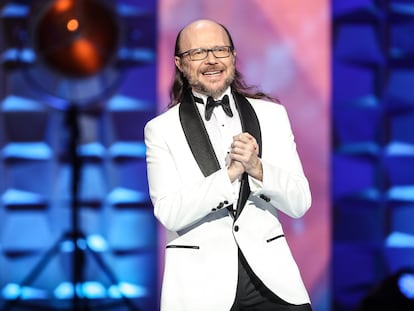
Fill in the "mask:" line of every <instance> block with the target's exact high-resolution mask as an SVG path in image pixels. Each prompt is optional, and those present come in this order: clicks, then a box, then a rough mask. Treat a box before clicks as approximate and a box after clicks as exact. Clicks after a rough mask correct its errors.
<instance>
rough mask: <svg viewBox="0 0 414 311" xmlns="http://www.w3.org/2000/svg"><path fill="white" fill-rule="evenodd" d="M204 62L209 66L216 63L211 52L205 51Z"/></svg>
mask: <svg viewBox="0 0 414 311" xmlns="http://www.w3.org/2000/svg"><path fill="white" fill-rule="evenodd" d="M206 62H208V63H210V64H211V63H216V62H217V58H216V57H215V56H214V54H213V51H207V58H206Z"/></svg>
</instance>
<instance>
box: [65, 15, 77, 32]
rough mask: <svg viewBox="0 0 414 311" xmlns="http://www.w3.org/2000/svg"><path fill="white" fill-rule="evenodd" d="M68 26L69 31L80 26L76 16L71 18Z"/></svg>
mask: <svg viewBox="0 0 414 311" xmlns="http://www.w3.org/2000/svg"><path fill="white" fill-rule="evenodd" d="M66 28H67V29H68V30H69V31H76V30H77V29H78V28H79V22H78V20H77V19H76V18H72V19H71V20H69V21H68V23H67V24H66Z"/></svg>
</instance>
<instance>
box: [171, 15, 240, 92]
mask: <svg viewBox="0 0 414 311" xmlns="http://www.w3.org/2000/svg"><path fill="white" fill-rule="evenodd" d="M229 45H230V42H229V39H228V37H227V34H226V32H225V31H224V29H223V28H222V27H221V26H220V25H218V24H215V23H212V22H200V23H197V24H193V25H190V26H189V27H187V28H186V29H184V30H183V32H182V33H181V38H180V53H182V52H185V51H188V50H190V49H197V48H204V49H211V48H214V47H219V46H229ZM235 56H236V53H235V51H231V52H230V56H229V57H225V58H217V57H215V56H214V55H213V53H212V52H208V55H207V58H205V59H203V60H191V59H190V56H189V55H188V54H185V55H183V56H182V57H178V56H176V57H175V64H176V66H177V67H178V69H179V70H180V71H181V72H182V73H183V74H184V76H185V77H186V78H187V80H188V82H189V84H190V86H191V87H192V88H193V90H194V91H196V92H199V93H201V94H205V95H207V96H212V97H213V98H218V97H220V96H221V95H222V94H223V92H224V91H225V90H226V89H227V87H228V86H229V85H230V84H231V83H232V82H233V80H234V73H235Z"/></svg>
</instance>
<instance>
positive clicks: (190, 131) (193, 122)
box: [179, 92, 220, 177]
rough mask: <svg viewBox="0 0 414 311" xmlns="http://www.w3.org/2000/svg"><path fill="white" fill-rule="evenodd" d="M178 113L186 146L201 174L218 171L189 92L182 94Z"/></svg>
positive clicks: (206, 135) (213, 154) (214, 157)
mask: <svg viewBox="0 0 414 311" xmlns="http://www.w3.org/2000/svg"><path fill="white" fill-rule="evenodd" d="M179 115H180V122H181V126H182V128H183V131H184V135H185V137H186V139H187V142H188V146H189V147H190V149H191V152H192V153H193V156H194V158H195V160H196V161H197V164H198V166H199V167H200V170H201V172H202V173H203V175H204V176H206V177H207V176H209V175H211V174H212V173H214V172H215V171H218V170H219V169H220V164H219V162H218V160H217V157H216V154H215V152H214V149H213V146H212V145H211V142H210V139H209V137H208V134H207V131H206V129H205V127H204V124H203V120H202V119H201V116H200V114H199V112H198V110H197V107H196V104H195V103H194V100H193V97H192V96H191V94H190V92H187V93H186V94H185V95H184V100H183V102H182V103H181V104H180V107H179Z"/></svg>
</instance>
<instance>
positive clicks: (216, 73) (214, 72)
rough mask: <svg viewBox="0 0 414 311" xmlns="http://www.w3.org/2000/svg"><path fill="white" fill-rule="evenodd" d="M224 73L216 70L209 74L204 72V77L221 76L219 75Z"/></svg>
mask: <svg viewBox="0 0 414 311" xmlns="http://www.w3.org/2000/svg"><path fill="white" fill-rule="evenodd" d="M222 72H223V71H221V70H216V71H207V72H204V73H203V75H204V76H214V75H219V74H221V73H222Z"/></svg>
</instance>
